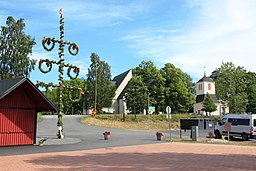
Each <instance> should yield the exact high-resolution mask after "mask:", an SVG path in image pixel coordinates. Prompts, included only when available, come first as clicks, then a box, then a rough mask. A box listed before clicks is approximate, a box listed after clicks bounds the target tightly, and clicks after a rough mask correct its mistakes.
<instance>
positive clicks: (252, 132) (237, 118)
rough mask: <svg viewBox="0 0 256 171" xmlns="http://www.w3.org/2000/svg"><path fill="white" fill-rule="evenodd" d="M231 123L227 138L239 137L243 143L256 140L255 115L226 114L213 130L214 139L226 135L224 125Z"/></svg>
mask: <svg viewBox="0 0 256 171" xmlns="http://www.w3.org/2000/svg"><path fill="white" fill-rule="evenodd" d="M227 122H229V123H231V130H230V132H229V136H241V137H242V139H243V140H244V141H246V140H248V139H249V138H256V114H227V115H225V116H224V117H223V118H222V120H221V121H220V122H218V123H217V125H216V126H215V128H214V134H215V137H216V138H221V136H222V135H227V134H228V132H227V131H226V130H225V129H224V125H225V123H227Z"/></svg>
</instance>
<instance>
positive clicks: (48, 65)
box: [39, 59, 52, 73]
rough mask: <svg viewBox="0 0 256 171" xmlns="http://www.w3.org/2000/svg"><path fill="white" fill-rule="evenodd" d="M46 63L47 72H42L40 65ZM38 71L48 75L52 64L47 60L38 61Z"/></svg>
mask: <svg viewBox="0 0 256 171" xmlns="http://www.w3.org/2000/svg"><path fill="white" fill-rule="evenodd" d="M44 62H45V63H46V66H47V67H48V68H49V69H48V70H43V68H42V63H44ZM39 69H40V71H41V72H42V73H48V72H50V71H51V70H52V62H51V61H50V60H49V59H40V61H39Z"/></svg>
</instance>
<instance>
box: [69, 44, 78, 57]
mask: <svg viewBox="0 0 256 171" xmlns="http://www.w3.org/2000/svg"><path fill="white" fill-rule="evenodd" d="M68 51H69V53H70V54H71V55H73V56H76V55H77V54H78V51H79V49H78V45H77V44H76V43H72V44H70V45H69V47H68ZM73 51H74V52H73Z"/></svg>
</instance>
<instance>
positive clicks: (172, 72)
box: [161, 63, 195, 113]
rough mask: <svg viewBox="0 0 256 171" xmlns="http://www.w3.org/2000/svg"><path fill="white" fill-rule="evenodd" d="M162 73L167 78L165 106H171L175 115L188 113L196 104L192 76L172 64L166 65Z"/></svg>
mask: <svg viewBox="0 0 256 171" xmlns="http://www.w3.org/2000/svg"><path fill="white" fill-rule="evenodd" d="M161 73H162V76H163V78H165V106H171V108H172V111H173V112H174V113H177V112H181V113H186V112H188V111H189V110H190V109H191V108H192V107H193V104H194V103H195V97H194V93H195V92H194V91H195V90H193V89H194V88H193V87H194V83H192V79H191V78H190V76H189V75H187V74H185V73H183V72H182V71H181V69H179V68H176V67H175V66H174V65H173V64H170V63H167V64H165V67H164V68H162V69H161Z"/></svg>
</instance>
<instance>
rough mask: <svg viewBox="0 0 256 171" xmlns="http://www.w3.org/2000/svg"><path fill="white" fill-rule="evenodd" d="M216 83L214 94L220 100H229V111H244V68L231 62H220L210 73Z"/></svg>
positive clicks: (246, 97) (245, 96)
mask: <svg viewBox="0 0 256 171" xmlns="http://www.w3.org/2000/svg"><path fill="white" fill-rule="evenodd" d="M212 78H213V79H214V81H215V85H216V95H217V97H219V98H220V99H221V100H224V101H228V102H229V104H228V105H229V108H230V112H233V113H244V112H245V111H246V106H247V104H248V95H247V93H246V92H245V90H246V88H247V85H248V80H247V76H246V70H245V69H244V68H243V67H240V66H238V67H236V66H235V65H234V64H233V63H232V62H227V63H222V65H221V67H220V68H217V69H216V70H215V71H214V73H213V74H212Z"/></svg>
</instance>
